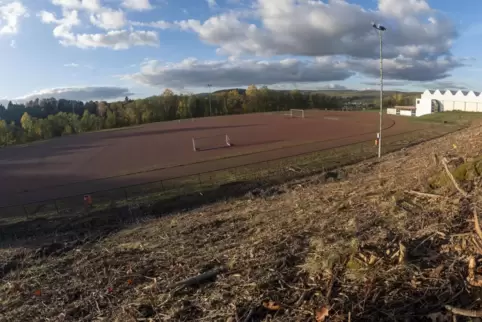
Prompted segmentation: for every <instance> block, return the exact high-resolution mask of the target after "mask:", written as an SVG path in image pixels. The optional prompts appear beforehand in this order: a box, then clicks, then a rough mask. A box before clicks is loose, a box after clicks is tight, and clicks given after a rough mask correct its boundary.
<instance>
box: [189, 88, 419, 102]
mask: <svg viewBox="0 0 482 322" xmlns="http://www.w3.org/2000/svg"><path fill="white" fill-rule="evenodd" d="M232 90H237V91H238V93H240V94H244V93H245V92H246V89H243V88H230V89H223V90H219V91H215V92H213V93H212V94H219V93H226V92H229V91H232ZM271 90H272V91H276V92H290V91H292V90H291V89H290V90H287V89H286V90H277V89H271ZM300 92H301V93H304V94H309V93H319V94H325V95H328V96H338V97H344V98H353V99H356V100H360V101H373V100H377V99H379V97H380V91H378V90H363V91H358V90H351V89H341V90H336V89H326V90H300ZM394 94H403V95H405V96H407V95H408V96H414V97H418V96H420V95H421V94H422V92H403V91H390V90H386V91H383V95H384V96H385V97H388V96H393V95H394ZM197 95H198V96H201V97H202V96H208V95H209V93H199V94H197Z"/></svg>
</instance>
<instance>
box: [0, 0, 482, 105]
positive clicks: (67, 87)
mask: <svg viewBox="0 0 482 322" xmlns="http://www.w3.org/2000/svg"><path fill="white" fill-rule="evenodd" d="M480 13H482V2H479V1H473V0H459V1H435V0H431V1H430V0H429V1H424V0H404V1H401V0H378V1H376V0H346V1H342V0H332V1H328V0H326V1H321V0H317V1H311V2H310V1H308V0H215V1H213V0H8V1H6V0H3V1H0V46H1V55H2V59H0V70H2V71H3V77H2V78H0V98H3V99H17V100H19V99H30V98H32V97H35V96H40V97H47V96H54V97H64V98H78V99H107V100H112V99H116V98H119V97H123V96H124V95H125V94H130V93H133V94H132V96H133V97H144V96H149V95H153V94H158V93H161V92H162V91H163V90H164V89H165V88H173V89H175V90H176V91H178V92H199V91H204V90H206V84H213V88H214V89H217V88H229V87H243V86H247V85H249V84H256V85H268V86H269V87H272V88H293V87H296V88H312V89H321V88H353V89H365V88H376V87H377V82H378V78H377V74H378V36H377V33H376V31H375V30H373V29H372V28H371V27H370V22H371V21H375V20H376V22H380V23H382V24H384V25H386V26H387V27H388V31H387V32H386V33H385V34H384V44H385V45H384V50H385V55H384V56H385V60H384V62H385V66H384V67H385V73H386V85H387V87H388V88H392V89H400V90H423V89H425V88H440V89H448V88H450V89H458V88H464V89H472V90H479V91H480V90H481V89H482V84H480V80H479V79H478V74H479V72H480V71H481V70H482V64H481V63H480V60H479V57H478V56H479V55H480V54H479V53H480V52H481V49H482V48H481V47H482V45H480V42H478V41H474V39H479V38H480V36H482V24H481V23H477V21H478V17H479V16H480Z"/></svg>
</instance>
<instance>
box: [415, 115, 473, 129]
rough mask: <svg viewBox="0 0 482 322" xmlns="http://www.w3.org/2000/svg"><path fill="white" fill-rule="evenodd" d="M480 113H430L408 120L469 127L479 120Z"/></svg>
mask: <svg viewBox="0 0 482 322" xmlns="http://www.w3.org/2000/svg"><path fill="white" fill-rule="evenodd" d="M481 118H482V113H480V112H461V111H451V112H441V113H432V114H428V115H424V116H420V117H414V118H410V120H411V121H413V122H424V123H438V124H440V123H445V124H457V125H461V126H466V125H469V124H470V123H471V122H472V121H474V120H476V119H481Z"/></svg>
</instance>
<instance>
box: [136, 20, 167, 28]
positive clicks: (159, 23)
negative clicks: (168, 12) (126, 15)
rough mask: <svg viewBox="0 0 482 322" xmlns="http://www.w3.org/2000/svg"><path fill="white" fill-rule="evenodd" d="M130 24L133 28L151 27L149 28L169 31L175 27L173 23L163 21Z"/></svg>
mask: <svg viewBox="0 0 482 322" xmlns="http://www.w3.org/2000/svg"><path fill="white" fill-rule="evenodd" d="M130 23H131V25H133V26H140V27H151V28H157V29H170V28H174V27H175V25H174V24H173V23H170V22H167V21H164V20H159V21H154V22H140V21H131V22H130Z"/></svg>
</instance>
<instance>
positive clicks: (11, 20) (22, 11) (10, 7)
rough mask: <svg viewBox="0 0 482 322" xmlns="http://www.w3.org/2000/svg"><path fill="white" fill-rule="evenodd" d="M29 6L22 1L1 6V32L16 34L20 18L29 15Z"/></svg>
mask: <svg viewBox="0 0 482 322" xmlns="http://www.w3.org/2000/svg"><path fill="white" fill-rule="evenodd" d="M27 16H28V13H27V8H25V6H24V5H23V4H22V3H21V2H20V1H13V2H10V3H7V4H4V5H1V6H0V34H4V35H5V34H16V33H17V32H18V25H19V22H20V18H22V17H27Z"/></svg>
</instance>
